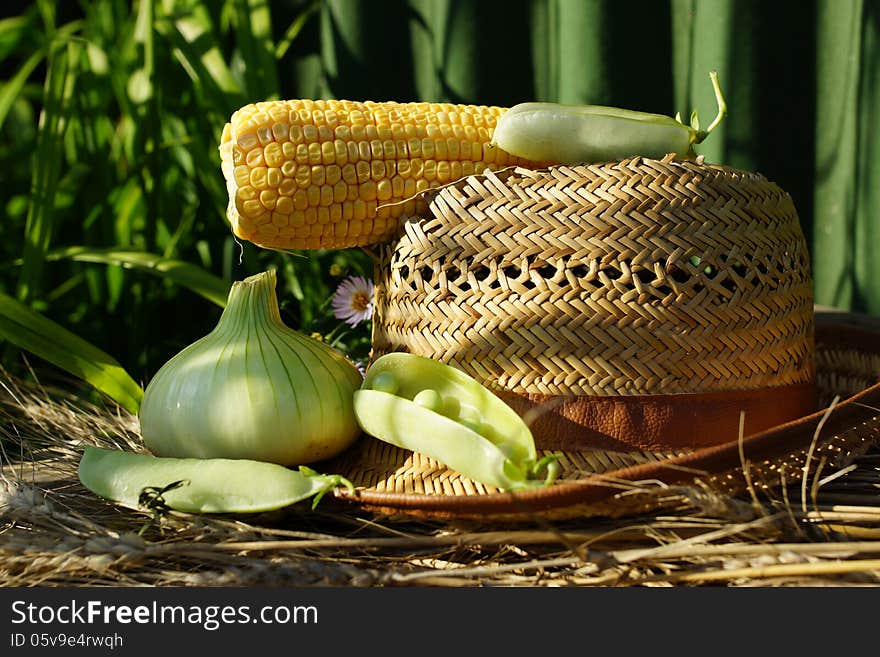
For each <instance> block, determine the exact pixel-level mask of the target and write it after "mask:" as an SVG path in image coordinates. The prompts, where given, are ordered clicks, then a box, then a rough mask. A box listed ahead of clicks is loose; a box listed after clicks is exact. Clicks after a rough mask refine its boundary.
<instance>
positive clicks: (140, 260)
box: [47, 246, 229, 308]
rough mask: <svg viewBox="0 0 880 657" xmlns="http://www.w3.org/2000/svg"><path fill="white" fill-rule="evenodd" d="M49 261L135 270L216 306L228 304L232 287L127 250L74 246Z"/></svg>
mask: <svg viewBox="0 0 880 657" xmlns="http://www.w3.org/2000/svg"><path fill="white" fill-rule="evenodd" d="M47 259H48V260H76V261H78V262H93V263H97V264H104V265H119V266H121V267H125V268H128V269H136V270H138V271H143V272H146V273H149V274H153V275H155V276H159V277H161V278H165V279H167V280H170V281H172V282H174V283H176V284H177V285H180V286H182V287H185V288H187V289H188V290H191V291H192V292H195V293H196V294H198V295H200V296H202V297H204V298H205V299H207V300H208V301H211V302H212V303H215V304H217V305H218V306H220V307H221V308H222V307H224V306H225V305H226V298H227V297H228V296H229V285H228V284H227V283H226V282H225V281H223V280H222V279H221V278H219V277H217V276H214V275H213V274H211V273H210V272H207V271H205V270H204V269H202V268H201V267H199V266H198V265H194V264H191V263H188V262H184V261H182V260H174V259H170V258H163V257H162V256H159V255H156V254H154V253H145V252H143V251H132V250H127V249H115V248H108V249H95V248H89V247H84V246H71V247H68V248H65V249H60V250H57V251H53V252H52V253H50V254H49V255H48V256H47Z"/></svg>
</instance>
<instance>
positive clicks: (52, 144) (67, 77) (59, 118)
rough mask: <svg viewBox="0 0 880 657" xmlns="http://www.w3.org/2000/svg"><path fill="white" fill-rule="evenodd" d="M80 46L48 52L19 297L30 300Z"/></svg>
mask: <svg viewBox="0 0 880 657" xmlns="http://www.w3.org/2000/svg"><path fill="white" fill-rule="evenodd" d="M78 52H79V45H78V44H75V43H73V42H70V43H68V44H67V46H66V47H63V48H58V49H57V50H53V51H52V52H51V53H50V55H49V60H48V70H47V73H46V84H45V88H44V94H43V110H42V112H41V113H40V122H39V129H38V134H37V146H36V157H35V158H34V159H33V165H32V166H33V169H32V172H33V173H32V175H31V198H30V203H29V206H28V216H27V221H26V223H25V236H24V250H23V256H22V270H21V275H20V277H19V281H18V298H19V299H21V300H22V301H25V302H28V301H30V300H31V299H32V298H33V297H34V295H35V292H36V289H37V287H38V285H39V279H40V275H41V272H42V268H43V260H44V258H45V254H46V251H47V250H48V248H49V244H50V242H51V239H52V234H53V232H54V228H55V226H54V223H55V213H54V209H55V192H56V191H57V188H58V179H59V177H60V171H61V160H62V159H63V153H64V133H65V131H66V130H67V126H68V118H69V116H68V114H69V111H70V106H71V100H72V97H73V96H74V85H73V83H72V80H73V79H74V78H75V70H74V67H75V66H76V64H75V62H76V61H77V58H78Z"/></svg>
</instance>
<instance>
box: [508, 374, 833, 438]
mask: <svg viewBox="0 0 880 657" xmlns="http://www.w3.org/2000/svg"><path fill="white" fill-rule="evenodd" d="M495 393H496V394H497V395H498V396H499V397H501V398H502V399H503V400H504V401H505V402H507V404H508V405H509V406H511V407H512V408H513V409H514V410H515V411H517V413H519V414H520V415H522V416H523V417H524V418H525V419H526V420H527V421H528V422H529V424H530V426H531V429H532V434H533V435H534V437H535V444H536V446H537V447H538V449H548V450H552V449H562V450H576V449H590V448H599V449H612V450H624V451H627V450H633V449H636V450H645V451H669V450H676V449H682V448H697V447H707V446H709V445H719V444H722V443H726V442H729V441H731V440H736V439H737V438H738V437H739V423H740V413H741V412H744V413H745V418H744V432H743V435H744V436H749V435H751V434H754V433H757V432H759V431H763V430H765V429H770V428H772V427H775V426H778V425H780V424H783V423H785V422H789V421H791V420H794V419H797V418H799V417H803V416H805V415H809V414H810V413H814V412H815V411H816V409H817V403H818V402H817V398H816V388H815V385H814V384H812V383H800V384H795V385H787V386H776V387H771V388H759V389H755V390H732V391H724V392H707V393H682V394H671V395H636V396H623V395H621V396H613V397H603V396H586V395H584V396H577V397H555V396H552V395H542V394H531V393H525V394H524V393H516V392H511V391H498V390H496V391H495Z"/></svg>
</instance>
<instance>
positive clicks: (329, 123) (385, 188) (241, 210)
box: [220, 99, 545, 249]
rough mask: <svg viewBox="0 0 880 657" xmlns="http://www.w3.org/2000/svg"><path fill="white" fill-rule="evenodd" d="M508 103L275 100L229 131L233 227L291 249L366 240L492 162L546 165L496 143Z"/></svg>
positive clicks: (226, 147) (224, 147) (226, 164)
mask: <svg viewBox="0 0 880 657" xmlns="http://www.w3.org/2000/svg"><path fill="white" fill-rule="evenodd" d="M504 111H505V110H504V108H500V107H487V106H476V105H455V104H450V103H427V102H420V103H393V102H387V103H377V102H371V101H368V102H356V101H349V100H308V99H302V100H288V101H267V102H263V103H254V104H250V105H246V106H244V107H242V108H241V109H239V110H238V111H237V112H235V113H234V114H233V115H232V117H231V118H230V121H229V123H228V124H227V125H226V126H225V127H224V129H223V133H222V136H221V146H220V155H221V164H222V172H223V175H224V177H225V178H226V179H227V180H226V183H227V188H228V189H229V192H230V203H229V206H228V210H227V214H228V218H229V220H230V223H231V225H232V229H233V232H234V233H235V234H236V235H237V236H239V237H241V238H243V239H249V240H252V241H254V242H255V243H257V244H258V245H260V246H264V247H271V248H282V249H303V248H344V247H351V246H365V245H368V244H371V243H376V242H382V241H385V240H387V239H389V238H391V237H392V236H393V235H394V234H395V233H396V232H397V230H398V228H399V226H400V223H399V219H400V218H401V217H402V216H404V215H412V214H413V213H417V212H424V211H425V210H426V207H427V206H426V203H425V201H424V199H423V198H421V197H420V196H419V195H420V194H423V193H424V192H425V191H426V190H428V189H431V188H432V187H435V186H437V185H442V184H447V183H449V182H454V181H455V180H459V179H460V178H462V177H465V176H468V175H471V174H473V173H475V172H476V173H479V172H481V171H483V170H484V169H487V168H488V169H498V168H501V167H503V166H508V165H514V164H515V165H520V166H544V164H545V163H534V162H527V161H524V160H521V159H517V158H514V157H512V156H510V155H509V154H508V153H506V152H504V151H501V150H500V149H499V148H498V147H496V146H493V145H492V144H491V139H492V132H493V131H494V128H495V125H496V122H497V120H498V118H499V117H500V116H501V114H502V113H503V112H504Z"/></svg>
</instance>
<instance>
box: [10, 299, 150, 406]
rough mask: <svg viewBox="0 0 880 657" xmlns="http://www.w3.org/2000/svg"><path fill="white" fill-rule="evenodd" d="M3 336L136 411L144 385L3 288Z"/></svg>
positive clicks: (111, 358) (114, 361) (115, 363)
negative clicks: (10, 295) (141, 385)
mask: <svg viewBox="0 0 880 657" xmlns="http://www.w3.org/2000/svg"><path fill="white" fill-rule="evenodd" d="M0 338H3V339H6V340H8V341H9V342H11V343H12V344H14V345H16V346H17V347H19V348H21V349H25V350H27V351H29V352H31V353H32V354H34V355H35V356H38V357H40V358H42V359H44V360H47V361H49V362H50V363H52V364H53V365H56V366H57V367H60V368H61V369H63V370H66V371H67V372H70V373H71V374H73V375H74V376H77V377H79V378H81V379H82V380H83V381H86V382H87V383H89V384H90V385H92V386H94V387H95V388H96V389H97V390H99V391H101V392H102V393H104V394H105V395H107V396H108V397H110V398H111V399H112V400H114V401H115V402H116V403H117V404H119V405H120V406H122V407H123V408H125V409H126V410H128V411H131V412H132V413H137V412H138V409H139V408H140V403H141V399H143V396H144V393H143V389H142V388H141V387H140V386H139V385H138V384H137V383H135V381H134V380H133V379H132V378H131V377H130V376H129V375H128V373H126V371H125V370H124V369H123V368H122V366H121V365H120V364H119V363H118V362H117V361H116V360H115V359H114V358H113V357H112V356H109V355H108V354H106V353H104V352H103V351H101V350H100V349H98V348H97V347H95V346H94V345H92V344H90V343H89V342H86V341H85V340H83V339H82V338H80V337H79V336H77V335H75V334H73V333H71V332H70V331H68V330H67V329H65V328H63V327H62V326H59V325H58V324H56V323H55V322H53V321H52V320H50V319H48V318H46V317H44V316H43V315H41V314H39V313H37V312H35V311H33V310H31V309H30V308H28V307H27V306H25V305H24V304H22V303H20V302H18V301H16V300H15V299H13V298H12V297H9V296H7V295H5V294H3V293H2V292H0Z"/></svg>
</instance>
